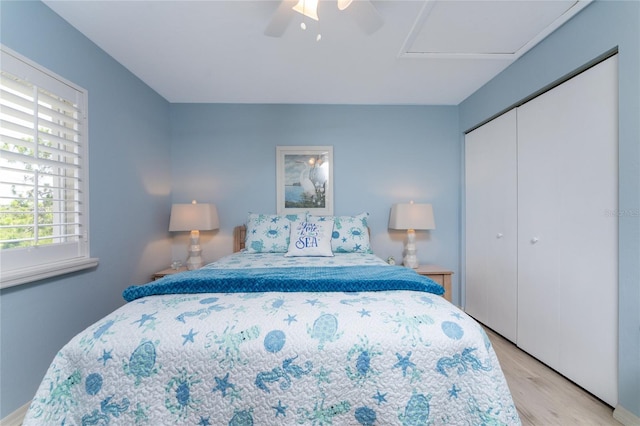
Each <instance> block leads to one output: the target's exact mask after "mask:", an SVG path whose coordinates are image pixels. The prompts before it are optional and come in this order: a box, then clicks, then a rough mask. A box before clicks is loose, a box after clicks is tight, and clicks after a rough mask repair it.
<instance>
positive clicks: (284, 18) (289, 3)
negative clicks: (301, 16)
mask: <svg viewBox="0 0 640 426" xmlns="http://www.w3.org/2000/svg"><path fill="white" fill-rule="evenodd" d="M296 3H297V0H282V1H281V2H280V5H279V6H278V9H277V10H276V12H275V13H274V14H273V16H272V17H271V21H269V24H268V25H267V28H265V29H264V35H267V36H269V37H280V36H282V34H284V32H285V30H286V29H287V27H288V26H289V22H291V19H293V16H294V14H295V12H294V11H293V6H295V5H296Z"/></svg>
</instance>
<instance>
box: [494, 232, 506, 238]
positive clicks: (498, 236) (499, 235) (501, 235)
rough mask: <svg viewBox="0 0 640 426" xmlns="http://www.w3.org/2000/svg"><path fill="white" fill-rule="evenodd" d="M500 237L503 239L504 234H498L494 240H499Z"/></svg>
mask: <svg viewBox="0 0 640 426" xmlns="http://www.w3.org/2000/svg"><path fill="white" fill-rule="evenodd" d="M502 237H504V234H503V233H502V232H498V235H496V238H497V239H500V238H502Z"/></svg>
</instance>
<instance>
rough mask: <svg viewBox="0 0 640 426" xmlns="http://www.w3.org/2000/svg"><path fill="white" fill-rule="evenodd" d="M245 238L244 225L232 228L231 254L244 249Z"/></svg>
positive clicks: (245, 228)
mask: <svg viewBox="0 0 640 426" xmlns="http://www.w3.org/2000/svg"><path fill="white" fill-rule="evenodd" d="M246 237H247V227H246V226H245V225H240V226H236V227H235V228H233V252H234V253H235V252H238V251H240V250H242V249H243V248H244V240H245V239H246Z"/></svg>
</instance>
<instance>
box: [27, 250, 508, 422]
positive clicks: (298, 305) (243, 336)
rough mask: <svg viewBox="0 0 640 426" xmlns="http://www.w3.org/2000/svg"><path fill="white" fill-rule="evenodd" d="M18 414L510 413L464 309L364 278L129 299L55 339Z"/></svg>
mask: <svg viewBox="0 0 640 426" xmlns="http://www.w3.org/2000/svg"><path fill="white" fill-rule="evenodd" d="M233 263H234V262H232V264H233ZM374 263H375V262H374ZM339 264H342V263H340V262H339ZM260 266H264V263H261V264H260ZM280 266H281V265H280ZM24 424H25V425H27V426H28V425H138V424H140V425H172V424H180V425H203V426H204V425H233V426H238V425H254V424H255V425H295V424H308V425H332V424H333V425H355V426H357V425H481V424H483V425H484V424H492V425H517V424H520V420H519V418H518V414H517V411H516V408H515V406H514V403H513V400H512V398H511V394H510V392H509V389H508V387H507V383H506V381H505V378H504V375H503V373H502V370H501V368H500V365H499V363H498V359H497V357H496V355H495V352H494V351H493V348H492V346H491V343H490V341H489V339H488V338H487V336H486V334H485V333H484V331H483V329H482V328H481V327H480V326H479V325H478V324H477V323H476V322H475V321H474V320H473V319H472V318H470V317H469V316H467V315H466V314H465V313H464V312H462V311H461V310H459V309H458V308H456V307H455V306H454V305H452V304H451V303H449V302H447V301H446V300H444V299H443V298H442V297H440V296H437V295H434V294H431V293H426V292H421V291H412V290H388V291H366V290H363V291H359V292H348V293H343V292H254V293H197V294H193V293H187V294H161V295H151V296H145V297H141V298H139V299H136V300H133V301H131V302H129V303H127V304H126V305H124V306H122V307H121V308H119V309H117V310H116V311H114V312H113V313H111V314H109V315H108V316H107V317H105V318H103V319H101V320H99V321H98V322H96V323H95V324H93V325H92V326H90V327H88V328H87V329H86V330H84V331H83V332H81V333H80V334H78V335H77V336H76V337H75V338H73V339H72V340H71V341H70V342H69V343H68V344H67V345H65V346H64V347H63V348H62V349H61V350H60V352H59V353H58V354H57V355H56V357H55V359H54V360H53V362H52V364H51V365H50V367H49V369H48V371H47V373H46V376H45V377H44V380H43V381H42V383H41V385H40V387H39V389H38V391H37V394H36V395H35V397H34V399H33V401H32V404H31V407H30V409H29V411H28V413H27V416H26V418H25V422H24Z"/></svg>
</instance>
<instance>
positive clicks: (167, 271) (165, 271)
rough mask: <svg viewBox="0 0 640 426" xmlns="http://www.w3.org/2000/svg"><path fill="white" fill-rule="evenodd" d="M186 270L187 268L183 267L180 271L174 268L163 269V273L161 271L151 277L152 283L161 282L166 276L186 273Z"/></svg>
mask: <svg viewBox="0 0 640 426" xmlns="http://www.w3.org/2000/svg"><path fill="white" fill-rule="evenodd" d="M186 270H187V267H186V266H181V267H179V268H178V269H173V268H167V269H163V270H162V271H159V272H156V273H155V274H153V276H152V277H151V281H155V280H159V279H160V278H162V277H164V276H165V275H172V274H177V273H180V272H184V271H186Z"/></svg>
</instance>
